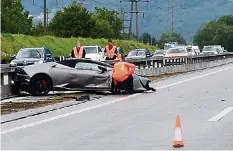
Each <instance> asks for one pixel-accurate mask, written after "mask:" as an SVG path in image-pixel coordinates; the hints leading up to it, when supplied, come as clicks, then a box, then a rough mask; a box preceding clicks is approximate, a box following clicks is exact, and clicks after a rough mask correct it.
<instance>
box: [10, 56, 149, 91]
mask: <svg viewBox="0 0 233 151" xmlns="http://www.w3.org/2000/svg"><path fill="white" fill-rule="evenodd" d="M112 69H113V66H112V65H109V64H107V63H103V62H99V61H94V60H89V59H79V60H77V59H68V60H64V61H62V62H59V63H57V62H48V63H44V64H35V65H29V66H25V67H24V68H17V69H16V76H15V78H14V83H15V86H16V88H17V89H20V90H23V91H27V92H29V93H30V94H32V95H47V94H48V93H49V91H111V92H114V91H113V87H114V86H113V82H112ZM133 78H134V88H133V91H134V92H138V91H140V92H142V91H145V90H147V88H148V87H149V83H150V80H149V79H148V78H147V77H142V76H138V75H136V74H134V75H133Z"/></svg>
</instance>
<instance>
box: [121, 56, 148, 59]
mask: <svg viewBox="0 0 233 151" xmlns="http://www.w3.org/2000/svg"><path fill="white" fill-rule="evenodd" d="M141 58H145V56H127V57H126V58H125V59H141Z"/></svg>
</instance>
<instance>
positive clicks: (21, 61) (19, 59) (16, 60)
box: [12, 58, 43, 63]
mask: <svg viewBox="0 0 233 151" xmlns="http://www.w3.org/2000/svg"><path fill="white" fill-rule="evenodd" d="M40 60H43V58H40V59H37V58H17V59H14V60H12V61H13V62H15V63H23V62H33V63H34V62H38V61H40Z"/></svg>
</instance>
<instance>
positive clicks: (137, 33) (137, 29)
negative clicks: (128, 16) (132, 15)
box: [135, 0, 139, 40]
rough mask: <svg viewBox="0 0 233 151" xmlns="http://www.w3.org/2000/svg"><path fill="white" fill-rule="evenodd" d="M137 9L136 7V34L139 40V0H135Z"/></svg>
mask: <svg viewBox="0 0 233 151" xmlns="http://www.w3.org/2000/svg"><path fill="white" fill-rule="evenodd" d="M135 9H136V36H137V40H139V28H138V1H137V0H136V1H135Z"/></svg>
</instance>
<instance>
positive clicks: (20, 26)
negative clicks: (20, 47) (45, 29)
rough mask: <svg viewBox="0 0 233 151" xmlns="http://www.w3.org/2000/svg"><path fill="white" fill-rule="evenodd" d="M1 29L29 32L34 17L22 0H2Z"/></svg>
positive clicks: (13, 31) (4, 30)
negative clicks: (24, 6)
mask: <svg viewBox="0 0 233 151" xmlns="http://www.w3.org/2000/svg"><path fill="white" fill-rule="evenodd" d="M1 12H2V14H1V29H2V32H4V33H13V34H15V33H22V34H29V33H30V32H31V28H32V17H29V12H28V11H25V10H24V8H23V5H22V1H21V0H1Z"/></svg>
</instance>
